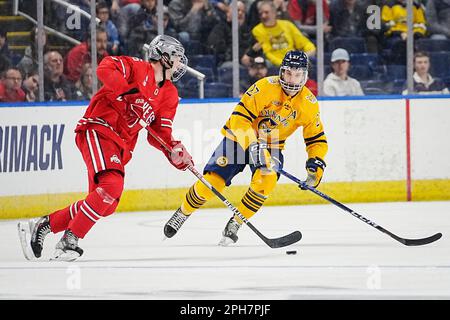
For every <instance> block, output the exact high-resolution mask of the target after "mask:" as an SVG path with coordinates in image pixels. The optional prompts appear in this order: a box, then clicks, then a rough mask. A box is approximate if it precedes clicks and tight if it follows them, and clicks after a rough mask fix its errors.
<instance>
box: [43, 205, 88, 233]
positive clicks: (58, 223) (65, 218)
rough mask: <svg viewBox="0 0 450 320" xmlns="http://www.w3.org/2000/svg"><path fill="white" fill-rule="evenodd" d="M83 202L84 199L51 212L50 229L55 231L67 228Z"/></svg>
mask: <svg viewBox="0 0 450 320" xmlns="http://www.w3.org/2000/svg"><path fill="white" fill-rule="evenodd" d="M82 202H83V201H82V200H80V201H77V202H74V203H72V204H71V205H70V206H68V207H66V208H64V209H61V210H58V211H55V212H54V213H52V214H50V215H49V217H48V218H49V221H50V230H51V231H52V232H53V233H58V232H61V231H64V230H66V229H67V226H68V225H69V222H70V220H72V219H73V218H74V217H75V215H76V213H77V212H78V210H80V205H81V204H82Z"/></svg>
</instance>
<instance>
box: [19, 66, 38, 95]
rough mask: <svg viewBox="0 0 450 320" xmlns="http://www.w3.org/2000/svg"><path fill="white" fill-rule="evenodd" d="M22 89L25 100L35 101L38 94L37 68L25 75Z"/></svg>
mask: <svg viewBox="0 0 450 320" xmlns="http://www.w3.org/2000/svg"><path fill="white" fill-rule="evenodd" d="M22 90H23V91H24V92H25V100H26V101H27V102H35V101H36V100H38V95H39V75H38V70H37V69H34V70H32V71H31V72H30V73H29V74H27V75H26V76H25V78H24V79H23V81H22Z"/></svg>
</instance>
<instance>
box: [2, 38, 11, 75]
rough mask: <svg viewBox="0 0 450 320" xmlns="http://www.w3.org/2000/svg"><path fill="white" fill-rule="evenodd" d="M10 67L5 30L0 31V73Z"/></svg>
mask: <svg viewBox="0 0 450 320" xmlns="http://www.w3.org/2000/svg"><path fill="white" fill-rule="evenodd" d="M10 66H11V57H10V52H9V48H8V42H7V38H6V30H0V73H2V72H4V71H6V70H7V69H8V68H9V67H10Z"/></svg>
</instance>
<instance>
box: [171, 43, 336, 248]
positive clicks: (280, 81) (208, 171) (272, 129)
mask: <svg viewBox="0 0 450 320" xmlns="http://www.w3.org/2000/svg"><path fill="white" fill-rule="evenodd" d="M307 78H308V57H307V56H306V54H305V53H304V52H302V51H295V50H293V51H289V52H288V53H287V54H286V56H285V57H284V59H283V62H282V64H281V67H280V72H279V76H272V77H266V78H262V79H261V80H258V81H257V82H256V83H254V84H253V85H252V86H251V87H250V88H249V89H248V90H247V91H246V92H245V93H244V95H243V96H242V98H241V100H240V101H239V103H238V104H237V105H236V107H235V108H234V111H233V113H232V114H231V116H230V118H229V119H228V121H227V122H226V124H225V125H224V126H223V128H222V134H223V135H224V139H223V140H222V142H221V143H220V144H219V146H218V147H217V148H216V150H215V151H214V153H213V155H212V157H211V159H210V160H209V161H208V164H207V165H206V166H205V168H204V171H203V173H204V177H205V179H206V180H208V182H209V183H210V184H211V185H213V186H214V188H216V189H217V190H218V191H219V192H222V191H223V189H224V188H225V186H229V185H230V184H231V180H232V179H233V177H235V176H236V175H237V174H238V173H240V172H242V171H243V170H244V168H245V167H246V166H247V165H250V169H251V171H252V180H251V183H250V187H249V188H248V190H247V192H246V193H245V195H244V196H243V198H242V200H241V203H240V204H239V206H238V210H239V211H240V212H241V213H242V214H243V215H244V216H245V217H246V218H247V219H249V218H250V217H252V216H253V215H254V214H255V213H256V212H257V211H258V210H259V208H261V206H262V205H263V203H264V201H265V200H266V199H267V198H268V196H269V195H270V193H271V192H272V190H273V188H274V187H275V185H276V183H277V181H278V178H279V175H277V173H276V171H275V170H274V169H273V166H274V165H276V166H278V167H282V166H283V154H282V150H283V149H284V144H285V141H286V139H287V138H288V137H289V136H290V135H291V134H293V133H294V132H295V131H296V129H297V128H299V127H303V138H304V141H305V145H306V151H307V153H308V160H307V161H306V171H307V179H306V183H307V184H308V185H310V186H313V187H317V186H318V185H319V183H320V181H321V179H322V174H323V171H324V169H325V162H324V160H323V159H324V158H325V155H326V153H327V151H328V145H327V140H326V137H325V133H324V128H323V125H322V122H321V120H320V113H319V104H318V103H317V99H316V97H315V96H314V95H313V94H312V93H311V91H309V89H308V88H307V87H305V83H306V80H307ZM213 196H214V194H213V193H212V192H211V190H210V189H208V188H207V187H206V186H205V185H204V184H203V183H201V182H200V181H197V182H196V183H195V184H194V185H193V186H192V187H191V188H190V189H189V191H188V192H187V194H186V197H185V199H184V201H183V202H182V204H181V206H180V208H179V209H178V210H177V211H176V212H175V213H174V214H173V216H172V217H171V218H170V219H169V221H168V222H167V223H166V225H165V226H164V234H165V235H166V237H168V238H171V237H173V236H174V235H175V234H176V233H177V231H178V230H179V229H180V227H181V225H182V224H183V223H184V222H185V221H186V220H187V218H188V217H189V216H190V215H191V214H192V213H193V212H194V211H195V210H196V209H198V208H200V207H201V206H202V205H203V204H205V203H206V202H207V201H208V200H209V199H210V198H212V197H213ZM241 224H242V221H241V220H240V219H239V218H238V217H237V216H233V217H231V219H230V220H229V221H228V223H227V225H226V227H225V229H224V231H223V232H222V235H223V238H222V240H221V242H220V243H219V244H220V245H228V244H231V243H235V242H236V241H237V240H238V237H237V231H238V229H239V227H240V226H241Z"/></svg>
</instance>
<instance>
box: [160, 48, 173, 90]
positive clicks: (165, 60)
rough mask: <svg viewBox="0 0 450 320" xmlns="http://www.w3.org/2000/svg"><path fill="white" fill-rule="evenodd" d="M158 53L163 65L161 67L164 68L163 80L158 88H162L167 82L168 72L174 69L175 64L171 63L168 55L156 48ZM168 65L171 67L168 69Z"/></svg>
mask: <svg viewBox="0 0 450 320" xmlns="http://www.w3.org/2000/svg"><path fill="white" fill-rule="evenodd" d="M156 52H158V54H159V55H160V57H161V59H159V62H160V63H161V66H162V68H163V79H162V81H160V82H159V83H158V87H160V88H161V87H162V86H163V85H164V82H165V81H166V71H167V70H168V69H170V68H172V66H173V63H171V61H170V58H168V55H167V54H164V53H162V52H161V50H159V49H158V48H156ZM167 65H169V67H167Z"/></svg>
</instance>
